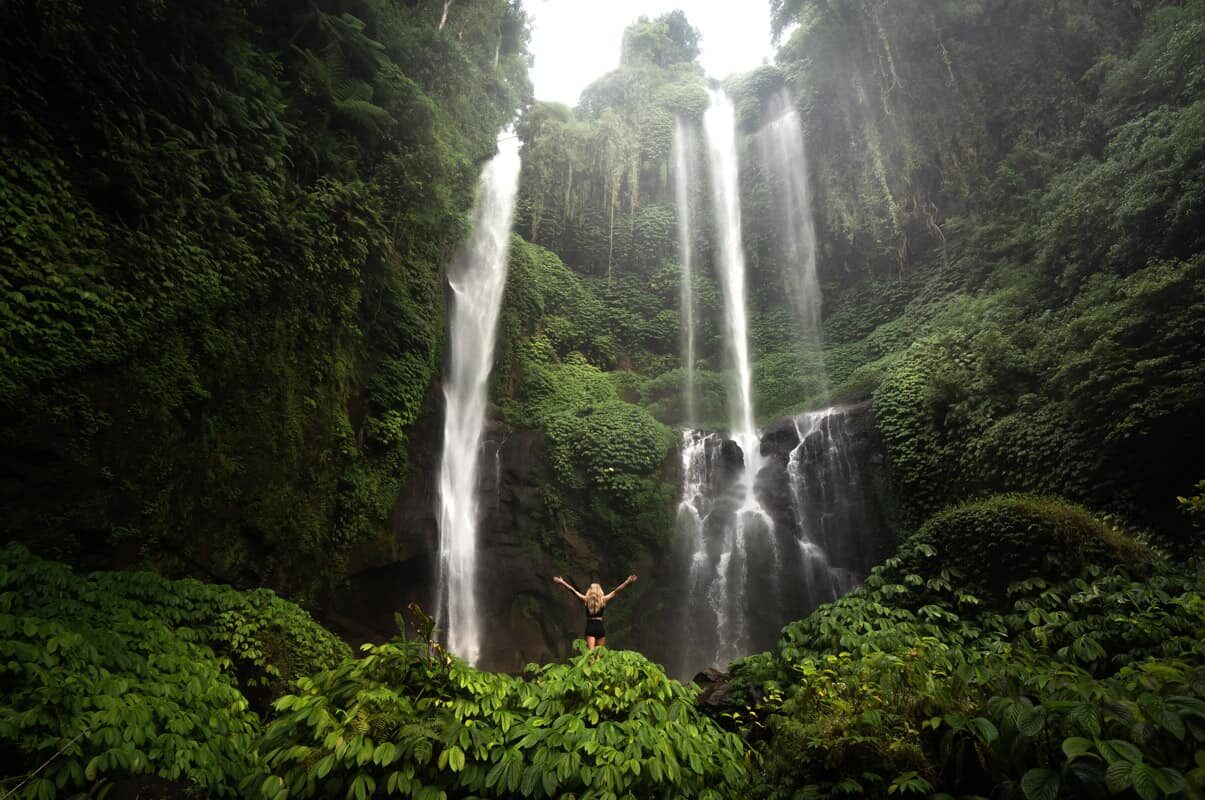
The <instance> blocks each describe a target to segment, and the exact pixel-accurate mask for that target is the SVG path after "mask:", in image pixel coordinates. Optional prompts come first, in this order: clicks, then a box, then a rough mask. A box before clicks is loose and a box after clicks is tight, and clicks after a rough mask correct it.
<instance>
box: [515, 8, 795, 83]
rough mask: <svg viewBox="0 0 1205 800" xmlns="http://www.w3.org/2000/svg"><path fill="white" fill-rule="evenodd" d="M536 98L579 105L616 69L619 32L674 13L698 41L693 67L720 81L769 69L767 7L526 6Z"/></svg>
mask: <svg viewBox="0 0 1205 800" xmlns="http://www.w3.org/2000/svg"><path fill="white" fill-rule="evenodd" d="M523 7H524V9H526V11H527V14H528V16H530V17H531V19H532V32H531V45H530V50H531V53H532V54H533V55H534V56H535V66H534V67H533V69H532V71H531V79H532V82H533V83H534V84H535V93H536V97H537V98H538V99H540V100H556V101H559V102H562V103H566V104H568V105H570V106H573V105H577V98H578V95H580V94H581V91H582V89H585V88H586V86H587V85H588V84H589V83H590V82H592V81H593V80H594V79H595V78H599V77H601V76H602V75H604V74H606V73H608V72H610V71H611V70H613V69H615V68H616V67H618V66H619V48H620V44H621V42H622V41H623V29H624V28H626V27H627V26H628V25H629V24H631V23H632V22H634V21H635V20H636V18H637V17H639V16H641V15H645V16H648V17H649V18H655V17H657V16H659V15H661V14H664V13H665V12H667V11H673V10H674V9H676V8H680V9H682V11H684V12H685V13H686V18H687V19H688V20H690V24H691V25H693V26H694V27H695V28H696V29H697V30H698V31H699V32H700V34H701V39H700V42H699V44H700V46H701V47H702V50H703V52H702V54H701V55H700V56H699V61H700V62H701V63H702V64H703V69H704V71H706V73H707V74H708V76H710V77H713V78H726V77H727V76H729V75H731V74H732V73H734V72H745V71H746V70H750V69H753V68H754V67H756V66H759V65H760V64H761V63H762V61H763V59H765V60H769V61H771V62H772V61H773V50H772V48H771V47H770V3H769V2H768V0H527V2H525V3H524V4H523Z"/></svg>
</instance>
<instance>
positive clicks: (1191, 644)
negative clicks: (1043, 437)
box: [738, 498, 1205, 800]
mask: <svg viewBox="0 0 1205 800" xmlns="http://www.w3.org/2000/svg"><path fill="white" fill-rule="evenodd" d="M1022 511H1023V512H1025V513H1021V512H1022ZM1081 511H1082V509H1078V508H1077V507H1070V508H1067V509H1058V508H1056V507H1055V501H1053V500H1051V499H1045V500H1043V501H1041V502H1040V503H1032V502H1029V501H1025V502H1023V503H1021V505H1020V506H1018V504H1017V498H997V499H994V500H992V501H987V502H984V503H981V504H972V505H968V506H964V507H962V508H961V509H958V510H957V513H955V514H946V515H942V516H940V518H939V519H938V518H935V519H938V524H937V525H935V526H926V527H927V528H928V532H929V533H930V534H933V535H930V536H926V537H919V536H918V537H916V540H915V541H910V542H905V543H904V546H903V548H902V550H903V551H904V552H905V553H910V554H911V556H912V557H914V558H915V559H916V561H913V560H912V559H911V558H906V559H891V560H889V561H888V562H887V563H886V565H884V566H883V567H880V568H877V569H876V570H875V571H874V572H873V573H872V574H871V576H870V578H869V579H868V580H867V582H866V584H865V585H864V586H863V587H862V588H860V589H858V590H857V591H855V592H853V593H852V594H850V595H848V596H846V597H844V598H842V599H841V600H839V601H837V602H835V603H832V604H830V605H828V606H824V607H822V608H821V609H819V610H818V611H817V612H816V613H814V614H813V615H812V616H810V617H808V618H807V619H805V620H801V621H799V622H796V623H793V624H791V625H788V626H787V627H786V628H785V629H784V631H783V638H782V640H781V642H780V644H779V649H778V652H777V653H774V654H763V655H761V656H757V657H754V658H751V659H746V660H745V661H744V662H743V663H741V664H740V665H739V666H738V674H739V676H740V677H741V679H742V680H743V681H745V682H747V683H753V684H757V685H758V686H760V687H761V688H762V690H763V691H767V692H781V693H782V694H783V696H784V697H785V700H784V701H783V702H782V704H781V707H780V708H778V710H777V713H775V714H772V715H770V717H769V721H768V723H767V733H766V734H765V735H764V737H763V739H764V740H763V741H762V743H761V744H760V747H761V749H762V751H763V752H764V754H765V756H766V758H765V760H764V762H763V763H764V767H763V769H762V770H761V771H760V773H759V774H758V775H757V778H756V781H755V784H756V787H757V788H756V790H755V791H754V792H753V795H754V796H757V797H764V798H775V800H778V799H780V798H781V799H783V800H785V799H786V798H792V800H793V799H794V798H802V797H808V798H830V797H851V796H852V797H884V798H886V797H895V796H909V795H918V796H930V797H935V798H953V797H956V796H957V797H988V796H991V797H993V798H1026V799H1027V800H1056V798H1065V799H1067V800H1071V799H1072V798H1074V799H1075V800H1079V798H1098V797H1099V798H1105V797H1122V798H1135V797H1136V798H1141V799H1142V800H1155V798H1160V797H1165V796H1183V797H1187V798H1201V797H1205V702H1203V701H1202V699H1201V698H1202V695H1203V694H1205V571H1203V570H1202V569H1201V568H1199V567H1198V568H1196V569H1195V570H1180V569H1176V568H1173V567H1172V566H1171V565H1168V564H1154V565H1152V564H1119V565H1116V566H1114V567H1112V568H1111V569H1106V568H1104V567H1102V566H1100V565H1099V564H1089V565H1087V566H1084V567H1083V568H1082V571H1081V572H1080V574H1079V575H1078V576H1075V577H1070V578H1068V577H1066V574H1065V572H1064V573H1062V574H1059V571H1057V570H1056V571H1055V573H1056V574H1058V577H1057V578H1054V579H1047V578H1044V577H1039V576H1033V577H1028V578H1025V579H1022V580H1016V581H1013V582H1012V583H1011V584H1010V585H1008V586H1007V587H1006V588H1005V589H1004V590H1003V591H1002V593H1001V594H1002V596H1003V597H1006V598H1007V599H1006V601H1003V602H996V603H994V604H988V603H984V602H982V601H981V600H980V598H979V597H977V596H975V595H973V594H971V593H969V592H968V591H966V589H965V588H963V587H965V586H966V583H967V578H968V577H969V576H965V575H964V574H963V573H962V572H960V571H959V570H958V569H956V568H953V567H951V566H950V565H951V564H955V563H960V561H959V559H960V558H964V556H963V553H962V551H961V550H957V549H954V550H950V551H943V550H940V549H938V547H937V546H935V545H934V544H933V542H935V541H938V540H943V544H946V545H953V544H955V543H957V542H958V541H959V540H958V537H942V536H938V535H936V534H937V533H938V531H940V530H945V529H949V528H950V525H951V523H952V522H953V521H955V520H957V519H960V518H963V517H965V518H967V519H971V520H976V521H978V522H979V523H981V524H982V526H984V529H985V530H987V529H990V530H993V531H996V532H997V533H998V534H1000V535H1001V536H1003V537H1004V538H1006V539H1010V540H1011V541H1013V542H1016V543H1018V544H1021V543H1025V542H1027V541H1029V540H1028V539H1027V536H1026V532H1027V531H1033V530H1035V529H1037V528H1038V527H1040V526H1038V524H1037V523H1038V520H1037V519H1036V517H1037V516H1038V515H1039V514H1041V513H1046V515H1047V517H1048V520H1047V522H1052V523H1053V522H1065V521H1067V520H1075V521H1077V522H1078V521H1079V517H1080V512H1081ZM993 514H997V516H996V517H995V518H994V519H989V518H990V517H992V515H993ZM1009 520H1012V521H1014V522H1016V523H1017V524H1019V525H1023V526H1024V528H1025V529H1024V530H1019V529H1018V530H1008V529H1007V528H1008V524H1009ZM1099 527H1100V529H1101V530H1102V531H1106V528H1105V526H1099ZM1091 528H1092V526H1090V525H1077V526H1076V530H1078V531H1080V532H1084V531H1089V530H1091ZM1107 533H1108V535H1109V536H1110V537H1116V536H1120V535H1121V534H1119V533H1118V532H1116V531H1113V530H1111V529H1108V530H1107ZM1005 534H1007V535H1005ZM1032 544H1033V542H1032V541H1029V545H1032ZM1052 544H1053V545H1054V547H1053V549H1057V550H1061V549H1063V548H1065V546H1066V544H1067V543H1066V541H1064V542H1058V543H1052ZM1102 544H1107V545H1109V547H1108V548H1107V549H1108V550H1109V551H1110V552H1118V551H1119V550H1118V548H1119V546H1120V543H1119V542H1118V541H1117V540H1116V539H1113V540H1111V541H1109V542H1104V543H1102ZM1029 545H1026V546H1029ZM1077 545H1080V546H1079V547H1077V549H1076V551H1077V552H1078V553H1080V554H1084V553H1089V552H1091V551H1092V550H1093V549H1094V548H1095V545H1093V544H1091V543H1088V542H1083V541H1077ZM1104 549H1106V548H1103V547H1102V550H1104ZM997 557H998V558H1007V557H1008V556H1007V554H1004V553H998V554H997ZM921 562H923V563H921Z"/></svg>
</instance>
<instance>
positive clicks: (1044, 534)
mask: <svg viewBox="0 0 1205 800" xmlns="http://www.w3.org/2000/svg"><path fill="white" fill-rule="evenodd" d="M933 552H936V553H939V554H940V555H939V556H937V557H934V556H931V555H927V554H930V553H933ZM1152 558H1153V553H1152V552H1151V550H1150V548H1149V547H1147V546H1146V545H1144V544H1142V543H1140V542H1138V541H1135V540H1134V539H1133V538H1132V537H1130V536H1129V535H1127V534H1126V533H1125V532H1123V531H1121V530H1118V529H1117V528H1115V527H1113V526H1112V525H1111V524H1109V523H1108V522H1106V521H1104V520H1102V519H1100V518H1099V517H1096V516H1093V515H1092V514H1091V512H1089V511H1088V510H1087V509H1085V508H1083V507H1082V506H1077V505H1074V504H1072V503H1067V502H1065V501H1063V500H1060V499H1058V498H1053V497H1031V496H1026V495H1002V496H997V497H992V498H989V499H987V500H980V501H976V502H970V503H964V504H962V505H959V506H955V507H952V508H948V509H946V510H945V511H942V512H940V513H938V514H935V515H934V516H932V517H930V518H929V519H928V520H926V522H925V524H924V525H922V526H921V527H920V529H919V530H917V531H916V532H915V533H914V534H912V535H910V536H909V537H908V538H906V539H905V540H904V541H903V542H902V544H901V547H900V554H899V560H900V569H901V570H903V571H904V572H907V573H916V574H919V575H921V576H922V577H925V578H930V577H935V576H936V575H938V574H940V573H941V572H942V571H943V570H952V571H954V572H957V573H958V574H959V575H961V576H962V578H961V581H962V583H963V585H964V586H966V587H967V589H968V590H969V591H971V592H974V593H975V594H979V595H981V596H984V597H991V596H994V597H999V598H1001V599H1003V598H1004V596H1005V593H1004V590H1005V589H1006V588H1007V586H1008V585H1009V584H1011V583H1013V582H1015V581H1018V580H1024V579H1027V578H1031V577H1036V576H1042V577H1043V578H1045V579H1047V580H1059V579H1066V578H1070V577H1074V576H1075V575H1078V574H1079V573H1080V571H1082V570H1083V569H1084V568H1085V567H1087V566H1088V565H1090V564H1098V565H1101V566H1105V567H1108V566H1112V565H1115V564H1129V565H1133V566H1135V567H1136V566H1137V565H1138V564H1141V563H1143V562H1150V561H1151V560H1152Z"/></svg>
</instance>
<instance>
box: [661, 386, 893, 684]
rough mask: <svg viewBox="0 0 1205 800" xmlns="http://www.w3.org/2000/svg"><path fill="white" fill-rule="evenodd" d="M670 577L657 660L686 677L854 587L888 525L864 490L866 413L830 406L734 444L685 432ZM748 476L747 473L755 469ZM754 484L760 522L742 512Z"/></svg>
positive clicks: (868, 478) (749, 648)
mask: <svg viewBox="0 0 1205 800" xmlns="http://www.w3.org/2000/svg"><path fill="white" fill-rule="evenodd" d="M682 437H683V438H682V451H681V470H682V477H681V501H680V503H679V506H678V522H677V530H676V535H675V539H674V556H673V567H672V575H671V576H670V577H669V581H670V582H671V584H672V588H673V595H674V596H675V597H676V598H678V600H677V604H676V605H675V609H676V610H675V612H674V616H675V617H676V619H674V620H673V621H672V623H671V624H670V625H669V629H670V630H671V633H670V635H669V637H668V640H667V642H666V643H665V646H666V647H667V651H666V654H665V655H664V656H663V659H664V661H665V663H666V664H667V666H669V667H670V669H671V671H672V672H673V673H674V674H677V675H679V676H682V677H689V676H690V675H692V674H694V672H696V671H698V670H699V669H702V668H704V667H709V666H711V667H721V668H722V667H724V666H726V665H727V664H728V663H729V662H731V661H732V660H734V659H736V658H740V657H741V656H744V655H748V654H750V653H753V652H756V651H759V650H764V649H766V648H768V647H771V646H772V645H773V643H774V642H775V641H777V638H778V634H779V630H780V629H781V627H782V626H783V625H784V624H786V623H787V622H789V621H791V620H794V619H798V618H800V617H802V616H805V615H806V614H808V613H809V612H811V611H812V610H813V609H815V608H816V607H817V606H819V605H820V604H822V603H825V602H828V601H830V600H834V599H836V598H837V597H840V596H841V595H843V594H845V593H846V592H848V591H850V590H851V589H852V588H854V587H855V586H857V585H858V584H859V583H860V582H861V580H862V579H863V578H864V577H865V575H866V574H867V572H868V571H869V569H870V566H871V565H872V564H874V563H875V561H876V560H877V556H878V552H877V548H878V546H879V544H880V543H881V542H882V541H883V532H884V531H885V525H884V523H883V520H882V518H881V514H880V512H879V507H878V503H877V500H876V497H875V494H874V492H873V491H872V483H873V482H872V477H873V470H874V463H873V462H874V461H875V441H874V436H873V433H872V429H871V425H870V420H869V408H868V407H867V406H865V405H862V406H835V407H832V408H826V409H823V410H821V411H812V412H807V413H803V414H799V415H798V416H796V417H794V418H793V419H788V420H786V421H785V422H782V423H778V424H776V425H772V426H769V427H768V428H766V429H763V430H762V431H759V432H758V438H757V440H756V442H757V443H756V447H757V448H758V453H757V454H756V455H755V458H754V459H750V458H749V457H748V456H747V454H746V453H744V452H743V450H742V447H741V443H740V441H739V439H737V438H731V437H729V436H727V435H725V434H721V433H708V432H704V431H695V430H687V431H684V432H683V434H682ZM759 461H760V469H759V470H758V472H757V474H756V476H752V477H751V478H748V479H747V478H746V476H745V469H746V465H747V464H750V463H753V464H757V463H758V462H759ZM746 480H752V481H753V485H752V491H753V493H754V494H755V495H756V497H757V499H758V507H759V513H758V514H750V513H749V509H748V508H747V501H746V499H745V493H746V491H748V489H747V487H746V486H745V485H744V484H745V481H746Z"/></svg>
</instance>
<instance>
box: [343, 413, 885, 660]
mask: <svg viewBox="0 0 1205 800" xmlns="http://www.w3.org/2000/svg"><path fill="white" fill-rule="evenodd" d="M433 428H434V426H431V425H427V426H426V432H425V433H424V434H423V436H424V437H426V438H430V437H432V436H436V435H437V434H435V432H434V430H433ZM712 437H713V438H714V442H715V443H714V455H715V458H714V460H713V467H714V475H713V480H712V481H711V482H710V483H709V488H708V491H709V492H712V493H714V497H715V499H716V500H717V502H720V501H721V499H722V498H723V497H724V496H725V494H726V493H728V492H729V491H730V490H731V488H732V486H733V484H734V482H735V481H737V480H738V479H739V477H740V475H741V473H742V471H743V456H742V454H741V452H740V449H739V448H737V447H736V446H735V444H734V443H733V442H731V441H729V440H726V439H724V438H723V436H722V435H719V434H713V435H712ZM546 444H547V443H546V438H545V436H544V434H543V433H541V432H539V431H525V430H514V429H510V428H506V427H503V426H501V425H494V426H493V427H491V428H490V429H489V430H487V432H486V437H485V441H484V444H483V459H482V471H481V478H480V485H479V490H480V496H481V498H482V515H483V516H482V523H481V530H480V534H479V536H480V539H479V540H480V543H481V549H480V553H479V556H478V564H479V565H480V578H479V589H478V591H479V604H478V608H479V610H480V612H481V614H482V619H483V625H482V628H483V630H484V632H485V641H484V645H483V651H482V652H483V654H482V658H481V666H482V667H485V668H488V669H496V670H509V671H514V670H519V669H521V668H522V667H523V665H524V664H527V663H530V662H533V661H535V662H540V661H547V660H549V659H552V658H559V657H563V656H564V655H566V654H567V653H568V652H570V648H571V644H572V642H573V640H574V639H576V638H580V637H581V635H582V624H583V623H582V612H581V606H580V604H579V603H578V602H577V601H576V600H575V599H574V598H572V597H571V596H570V595H569V594H568V592H566V591H565V590H563V589H561V588H560V587H558V586H556V585H555V584H553V583H552V578H553V576H554V575H558V574H564V575H565V576H566V577H567V578H569V580H570V581H571V582H574V583H575V584H577V585H578V586H579V588H584V584H585V583H587V582H588V581H589V580H591V579H593V578H600V580H601V582H602V583H603V584H604V585H605V586H607V588H610V584H611V583H613V582H618V580H619V578H621V577H622V576H618V575H611V574H610V571H609V568H608V564H607V563H606V559H605V558H604V556H603V552H604V546H605V543H603V542H596V541H592V540H590V539H589V538H587V537H586V536H583V535H582V533H581V532H579V531H577V530H574V529H571V528H568V527H564V526H561V527H557V528H556V529H555V532H554V533H552V534H548V533H542V531H547V530H549V526H548V524H547V519H548V518H549V515H548V513H547V509H546V508H545V504H544V501H543V496H542V493H541V481H542V480H544V479H545V478H544V475H543V471H542V468H541V463H542V462H541V454H542V448H544V447H546ZM413 447H414V449H415V451H416V453H418V452H423V453H427V454H428V455H427V456H426V459H427V461H426V462H425V463H423V464H422V469H421V471H419V472H418V473H417V475H416V477H415V478H414V479H413V480H411V481H410V482H409V483H408V484H407V486H406V488H405V491H404V492H403V494H402V496H401V497H399V499H398V502H397V505H396V507H395V511H394V515H393V520H392V526H391V527H392V532H391V534H390V535H389V536H388V537H387V538H382V539H380V540H378V541H376V542H374V543H371V544H370V545H367V546H365V547H363V548H361V549H360V550H359V551H357V552H356V553H355V554H354V556H353V561H352V564H351V568H350V569H351V574H350V577H349V579H348V582H347V586H346V588H345V589H344V590H342V591H341V592H340V593H339V595H338V596H337V597H336V598H335V600H334V602H333V603H332V604H331V607H330V610H329V611H328V613H327V614H326V615H325V617H326V620H327V622H328V623H329V624H331V625H333V626H334V627H336V628H337V629H338V630H339V632H340V633H341V634H342V635H344V636H345V637H346V638H348V639H350V640H352V641H353V643H355V642H356V641H381V640H384V639H386V638H388V637H390V636H392V635H393V634H394V633H395V632H396V630H397V626H396V623H395V620H394V614H395V612H397V611H402V610H404V609H405V608H406V607H407V605H408V604H409V603H412V602H416V603H419V604H420V605H421V606H422V607H423V609H424V610H425V611H427V612H428V613H434V611H435V608H436V592H435V580H436V576H437V566H438V563H437V562H438V541H439V536H438V526H437V521H436V516H435V510H434V509H435V501H436V491H437V489H436V481H437V475H438V469H437V468H438V453H439V447H438V443H437V442H425V441H421V440H416V441H415V442H414V443H413ZM761 452H762V456H763V467H762V469H761V472H760V474H759V475H758V478H757V494H758V497H759V499H760V501H761V503H762V505H763V507H764V509H765V511H766V513H767V514H768V516H769V517H770V519H771V520H772V525H773V538H774V540H775V542H776V545H775V546H776V552H777V554H778V557H779V559H780V561H781V564H780V566H779V568H778V569H779V574H778V579H777V580H775V581H773V582H770V581H761V580H759V579H758V576H757V575H754V576H753V582H754V583H755V584H757V588H755V589H754V590H753V591H752V592H751V594H750V599H751V600H752V601H754V602H752V603H751V605H750V607H749V608H748V609H746V611H745V613H747V615H748V622H749V625H750V626H751V629H752V630H753V631H754V635H753V636H752V638H751V641H752V643H753V644H754V645H755V646H756V647H757V648H759V649H760V648H764V647H768V646H770V644H772V642H773V640H774V639H775V638H776V637H777V635H778V631H779V629H780V628H781V627H782V625H784V624H786V623H787V622H789V621H790V620H793V619H797V618H799V617H800V616H803V615H804V614H806V613H808V612H809V611H811V610H812V609H813V608H815V606H816V605H817V604H819V603H821V602H825V601H827V600H831V599H833V598H834V597H836V596H837V595H838V594H840V593H842V592H844V591H847V590H848V589H849V588H850V587H851V586H853V585H855V584H856V583H857V582H858V581H859V580H860V579H861V577H862V576H864V575H865V574H866V572H867V571H868V570H869V568H870V567H871V566H872V565H873V564H874V563H876V562H877V561H878V560H880V559H881V557H882V556H883V555H884V553H885V551H886V549H888V548H889V547H890V543H891V541H890V535H889V534H888V532H887V526H886V525H885V523H884V517H883V513H882V510H881V506H882V503H881V497H880V496H879V494H878V492H877V486H878V485H879V471H880V470H881V466H880V465H881V463H882V454H881V452H880V449H879V443H878V437H877V435H876V433H875V430H874V425H873V419H872V417H871V414H870V408H869V405H867V404H863V405H859V406H853V407H847V408H840V409H830V410H826V411H825V412H816V413H814V414H804V415H800V416H799V417H798V418H794V419H785V420H780V421H778V422H775V423H773V424H771V425H769V426H767V427H766V428H765V429H764V431H763V432H762V440H761ZM681 455H682V454H681V451H680V450H679V451H676V452H675V453H674V454H673V457H671V458H670V459H667V460H666V463H665V465H664V467H663V477H664V479H665V480H667V481H671V482H673V483H675V484H676V485H678V486H681V485H682V483H683V481H682V474H683V467H682V458H681ZM680 495H681V490H679V496H677V497H675V498H674V503H675V504H677V503H679V502H680V500H681V496H680ZM723 524H724V520H723V513H719V514H717V515H716V517H715V520H714V522H713V523H712V527H711V528H709V530H712V531H718V530H720V529H721V528H722V525H723ZM691 535H692V534H691V532H690V530H689V526H688V525H686V524H685V518H681V517H680V519H679V524H678V525H677V526H676V528H675V529H673V530H667V531H665V532H664V537H663V538H662V539H661V541H660V543H659V546H657V547H655V548H650V549H648V550H647V551H646V552H645V553H644V554H643V555H642V556H641V558H640V562H639V564H638V566H637V568H636V572H637V573H638V574H639V575H640V580H639V581H638V582H637V583H636V584H635V585H633V586H632V587H631V588H629V589H627V590H625V592H624V593H623V594H622V595H621V596H620V597H619V598H617V599H616V601H615V603H614V604H613V605H612V607H611V609H610V610H609V611H608V614H607V629H608V639H609V643H610V644H611V645H612V646H615V647H622V648H628V649H636V650H640V651H642V652H644V653H645V654H646V655H648V656H649V657H651V658H654V659H656V660H658V661H660V662H661V663H663V664H666V665H667V666H669V667H670V668H671V670H673V671H674V672H675V674H678V675H679V677H687V678H688V677H690V676H691V675H693V674H694V673H695V672H697V671H698V670H699V669H702V668H704V667H707V666H709V665H711V660H710V658H709V656H708V654H707V652H705V651H704V650H702V649H700V648H699V647H697V644H698V642H699V641H702V640H704V639H706V636H705V635H703V636H700V635H698V634H696V633H693V632H692V625H694V624H697V622H698V621H699V620H701V619H704V616H705V615H704V614H703V611H704V610H705V609H702V608H700V607H692V603H693V602H694V601H692V600H691V599H690V597H691V595H690V592H689V591H688V590H687V588H686V587H685V586H684V585H683V578H682V575H683V566H684V565H683V562H682V554H683V552H684V551H686V550H689V541H688V540H689V539H690V537H691ZM751 546H753V544H752V543H751ZM750 652H752V650H751V651H750Z"/></svg>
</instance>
